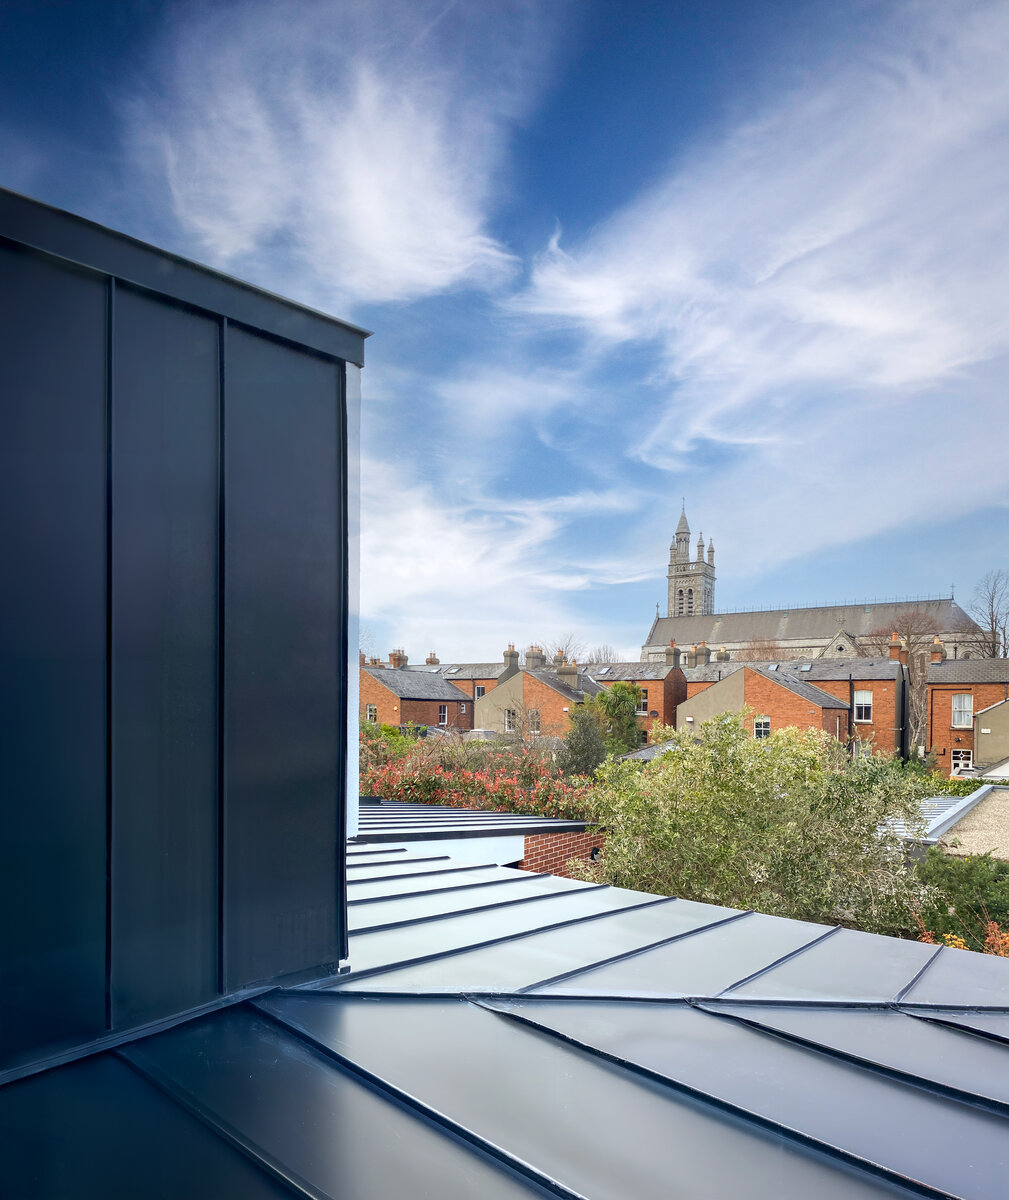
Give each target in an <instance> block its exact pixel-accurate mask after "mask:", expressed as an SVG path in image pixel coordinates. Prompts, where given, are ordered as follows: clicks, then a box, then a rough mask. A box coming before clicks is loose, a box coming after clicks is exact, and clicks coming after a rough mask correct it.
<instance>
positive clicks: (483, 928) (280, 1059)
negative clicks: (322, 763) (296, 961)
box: [0, 846, 1009, 1200]
mask: <svg viewBox="0 0 1009 1200" xmlns="http://www.w3.org/2000/svg"><path fill="white" fill-rule="evenodd" d="M348 878H349V883H348V896H349V912H350V923H351V939H350V961H351V964H352V968H353V969H352V971H351V972H350V973H349V974H348V975H345V976H342V977H340V978H338V979H337V980H336V981H333V980H332V978H330V979H328V980H326V981H323V982H321V983H318V984H311V983H309V984H304V985H302V986H300V987H297V988H290V989H275V990H273V991H271V992H269V993H266V994H263V995H260V996H258V997H253V998H250V999H247V1000H245V1001H244V1002H242V1003H239V1004H236V1005H233V1006H232V1007H230V1008H228V1009H225V1010H223V1011H219V1012H215V1013H209V1014H206V1015H203V1016H198V1017H196V1018H194V1019H191V1020H188V1021H186V1022H184V1023H182V1024H179V1025H177V1026H176V1027H174V1028H170V1029H167V1030H164V1031H161V1032H154V1033H152V1034H150V1035H148V1036H145V1037H140V1038H137V1039H136V1040H134V1041H132V1042H131V1043H129V1044H128V1045H124V1046H120V1047H119V1048H118V1049H114V1050H106V1051H104V1052H101V1053H97V1054H94V1055H92V1056H91V1057H89V1058H86V1059H83V1060H81V1061H78V1062H75V1063H71V1064H69V1065H63V1066H57V1067H52V1068H50V1069H48V1070H45V1071H42V1072H41V1073H39V1074H37V1075H35V1076H33V1077H31V1078H27V1079H22V1080H19V1081H17V1082H13V1083H9V1084H8V1085H7V1086H6V1087H4V1088H2V1089H0V1125H2V1127H3V1128H5V1129H7V1130H11V1131H13V1134H14V1136H10V1137H7V1138H5V1139H2V1140H0V1171H2V1173H3V1178H4V1179H5V1181H6V1182H7V1183H8V1184H9V1183H10V1181H11V1180H14V1181H16V1182H19V1181H28V1184H29V1185H30V1186H27V1187H24V1188H21V1189H20V1190H18V1191H17V1194H18V1195H19V1196H21V1195H32V1196H40V1197H57V1196H58V1197H65V1196H73V1195H87V1196H91V1195H99V1194H100V1195H102V1196H103V1197H118V1196H122V1197H127V1196H129V1197H134V1196H144V1197H145V1200H146V1198H153V1200H161V1198H164V1200H168V1198H169V1197H172V1198H173V1200H174V1198H175V1197H178V1196H180V1195H185V1196H189V1197H211V1196H214V1197H218V1196H238V1195H240V1196H243V1197H252V1198H254V1200H259V1198H260V1197H264V1198H265V1197H270V1198H274V1197H280V1196H287V1197H290V1196H291V1195H292V1194H293V1195H296V1196H301V1197H312V1198H324V1197H337V1196H339V1197H340V1198H341V1200H359V1198H360V1200H364V1198H365V1197H368V1198H375V1197H382V1198H383V1200H384V1198H385V1197H396V1196H417V1197H431V1198H432V1200H433V1198H435V1197H437V1198H439V1200H441V1198H442V1197H446V1198H448V1200H464V1198H465V1200H470V1198H472V1197H474V1196H479V1197H481V1200H484V1198H486V1200H499V1198H500V1200H518V1198H519V1197H532V1196H540V1197H547V1196H553V1197H558V1196H561V1197H592V1198H593V1200H653V1198H654V1200H659V1198H661V1200H667V1198H670V1197H672V1198H676V1197H683V1198H684V1200H687V1198H689V1200H695V1198H696V1197H701V1196H703V1197H705V1198H723V1197H724V1198H726V1200H728V1198H730V1197H731V1198H733V1200H735V1198H736V1197H744V1196H745V1197H746V1198H747V1200H782V1198H793V1197H794V1198H799V1197H803V1198H804V1197H807V1196H816V1197H817V1198H818V1200H820V1198H823V1200H842V1198H843V1200H861V1198H863V1197H864V1198H869V1197H883V1196H890V1197H895V1196H905V1197H911V1196H919V1197H920V1196H922V1195H926V1196H959V1197H971V1198H972V1200H1001V1198H1002V1197H1003V1196H1004V1195H1005V1179H1006V1170H1007V1168H1009V1083H1007V1080H1009V961H1006V960H1004V959H999V958H993V957H990V956H983V955H979V954H972V953H969V952H967V951H963V950H951V949H947V948H945V947H935V946H926V945H922V944H920V943H917V942H902V941H897V940H894V939H890V938H884V937H877V936H875V935H872V934H865V933H857V932H854V931H852V930H848V929H837V928H832V927H829V926H823V925H815V924H810V923H807V922H803V921H792V920H785V919H783V918H778V917H768V916H763V915H760V914H757V913H753V912H743V911H739V910H736V909H729V908H720V907H717V906H715V905H708V904H697V903H694V902H692V901H689V900H679V899H669V898H661V897H656V896H652V895H648V894H646V893H643V892H635V891H628V890H624V889H620V888H612V887H600V886H596V885H592V884H585V883H579V882H576V881H573V880H567V879H559V878H555V877H552V876H546V875H533V874H527V873H525V872H521V871H516V870H512V869H509V868H507V867H498V866H479V865H477V866H461V865H458V864H456V863H455V862H454V860H452V859H450V858H438V859H436V860H431V859H428V858H425V856H424V855H423V853H422V852H420V853H418V852H410V851H409V850H407V849H406V847H405V846H391V847H389V846H382V847H374V848H368V847H365V848H355V849H352V851H351V853H350V854H349V856H348ZM43 1148H44V1153H43V1152H42V1149H43Z"/></svg>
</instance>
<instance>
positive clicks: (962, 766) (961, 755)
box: [949, 750, 974, 775]
mask: <svg viewBox="0 0 1009 1200" xmlns="http://www.w3.org/2000/svg"><path fill="white" fill-rule="evenodd" d="M949 765H950V768H951V769H952V772H953V774H954V775H959V774H960V772H961V771H965V770H966V771H969V770H970V768H971V767H973V765H974V751H973V750H951V751H950V754H949Z"/></svg>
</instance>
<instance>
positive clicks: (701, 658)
mask: <svg viewBox="0 0 1009 1200" xmlns="http://www.w3.org/2000/svg"><path fill="white" fill-rule="evenodd" d="M709 662H711V648H710V647H709V646H708V643H707V642H701V644H700V646H699V647H698V650H697V665H698V666H699V667H706V666H707V665H708V663H709Z"/></svg>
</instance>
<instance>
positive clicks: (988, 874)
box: [917, 846, 1009, 954]
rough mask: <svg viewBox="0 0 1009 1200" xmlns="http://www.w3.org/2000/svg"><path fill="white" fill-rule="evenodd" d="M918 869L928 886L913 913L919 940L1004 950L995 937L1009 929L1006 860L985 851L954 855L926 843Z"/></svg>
mask: <svg viewBox="0 0 1009 1200" xmlns="http://www.w3.org/2000/svg"><path fill="white" fill-rule="evenodd" d="M917 873H918V877H919V878H920V879H921V881H922V882H923V883H925V884H927V885H928V888H929V889H930V890H929V893H928V898H927V899H926V900H925V902H924V903H923V904H922V905H921V907H920V908H919V910H918V913H917V922H918V927H919V930H920V936H921V938H922V940H925V941H928V940H931V941H935V939H936V938H940V939H942V940H943V941H945V942H946V944H947V945H954V944H956V943H957V942H960V943H962V944H963V946H964V947H965V948H966V949H968V950H981V951H984V950H987V952H988V953H1000V954H1005V953H1006V949H1005V947H1004V945H1003V947H1002V948H1001V949H998V948H997V947H998V945H999V941H998V937H997V935H998V934H1000V933H1001V931H1002V930H1003V929H1006V928H1009V862H1003V861H1002V860H1001V859H997V858H992V856H991V855H990V854H974V855H968V856H967V857H966V858H954V857H953V856H952V855H949V854H944V853H943V852H942V850H940V849H939V848H938V846H931V847H930V848H929V851H928V853H927V854H926V855H925V858H924V859H923V860H922V861H921V862H919V863H918V866H917ZM992 925H994V926H995V931H994V932H993V930H992V929H991V926H992ZM926 934H927V935H930V936H929V937H926ZM1003 936H1004V935H1003ZM993 947H996V948H993Z"/></svg>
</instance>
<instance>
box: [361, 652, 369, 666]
mask: <svg viewBox="0 0 1009 1200" xmlns="http://www.w3.org/2000/svg"><path fill="white" fill-rule="evenodd" d="M367 662H368V659H367V657H366V655H365V653H364V651H363V650H362V651H361V666H362V667H363V666H365V665H366V664H367Z"/></svg>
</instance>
